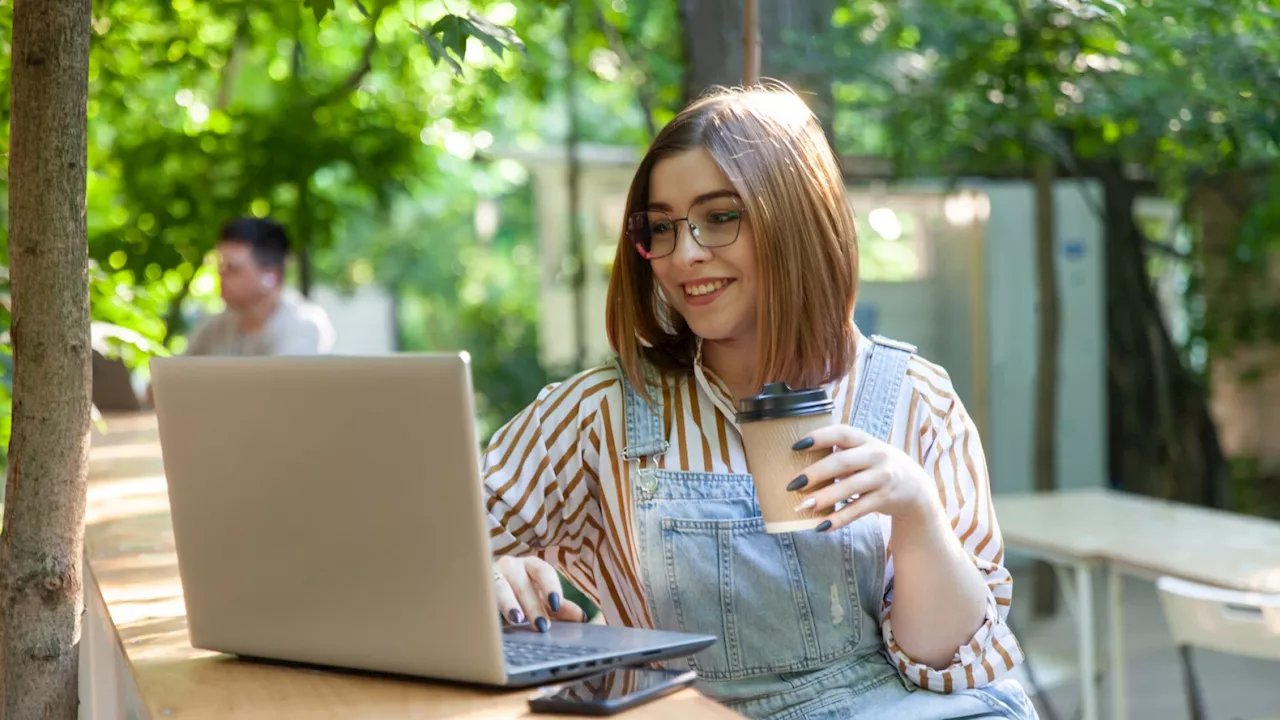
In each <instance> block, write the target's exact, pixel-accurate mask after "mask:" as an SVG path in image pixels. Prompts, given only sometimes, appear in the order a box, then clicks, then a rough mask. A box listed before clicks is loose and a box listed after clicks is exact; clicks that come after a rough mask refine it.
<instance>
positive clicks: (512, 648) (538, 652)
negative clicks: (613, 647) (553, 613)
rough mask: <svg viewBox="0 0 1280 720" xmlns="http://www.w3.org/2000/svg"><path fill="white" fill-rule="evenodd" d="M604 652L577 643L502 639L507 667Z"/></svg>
mask: <svg viewBox="0 0 1280 720" xmlns="http://www.w3.org/2000/svg"><path fill="white" fill-rule="evenodd" d="M602 652H604V651H603V650H600V649H598V648H591V647H582V646H579V645H574V646H569V645H555V644H553V643H542V642H540V643H526V642H520V641H519V640H512V639H510V638H503V640H502V655H503V657H505V658H506V661H507V665H508V666H509V667H523V666H526V665H541V664H542V663H556V662H567V661H570V660H575V659H577V658H582V657H587V656H588V655H599V654H600V653H602Z"/></svg>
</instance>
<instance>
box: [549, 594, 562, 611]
mask: <svg viewBox="0 0 1280 720" xmlns="http://www.w3.org/2000/svg"><path fill="white" fill-rule="evenodd" d="M547 604H548V605H550V606H551V612H560V593H551V595H549V596H548V597H547Z"/></svg>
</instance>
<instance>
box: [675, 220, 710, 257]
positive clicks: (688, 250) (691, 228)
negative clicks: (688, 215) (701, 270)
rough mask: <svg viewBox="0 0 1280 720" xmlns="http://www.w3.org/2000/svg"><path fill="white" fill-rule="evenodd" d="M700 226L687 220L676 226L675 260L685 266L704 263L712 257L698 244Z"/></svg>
mask: <svg viewBox="0 0 1280 720" xmlns="http://www.w3.org/2000/svg"><path fill="white" fill-rule="evenodd" d="M697 238H698V226H697V225H694V224H693V223H691V222H689V221H688V220H685V221H684V222H682V223H677V225H676V250H675V256H676V257H675V259H676V260H678V261H679V262H681V263H683V264H685V265H693V264H694V263H698V262H703V261H705V260H706V259H707V258H709V257H710V256H711V251H710V250H707V249H706V248H704V247H702V245H700V244H699V243H698V240H697Z"/></svg>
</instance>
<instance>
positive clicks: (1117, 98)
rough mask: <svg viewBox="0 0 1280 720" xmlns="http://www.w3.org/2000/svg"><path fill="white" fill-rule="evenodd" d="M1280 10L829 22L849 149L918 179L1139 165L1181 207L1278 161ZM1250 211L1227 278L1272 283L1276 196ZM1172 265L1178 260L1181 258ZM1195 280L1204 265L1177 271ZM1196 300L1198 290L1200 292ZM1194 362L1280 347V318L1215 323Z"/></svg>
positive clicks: (973, 10) (1167, 8)
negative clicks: (1234, 350)
mask: <svg viewBox="0 0 1280 720" xmlns="http://www.w3.org/2000/svg"><path fill="white" fill-rule="evenodd" d="M1278 23H1280V13H1277V11H1276V10H1275V9H1274V8H1272V7H1270V6H1269V5H1267V4H1265V3H1264V4H1259V3H1253V2H1246V1H1245V0H1221V1H1220V0H1185V1H1184V2H1179V3H1172V4H1171V3H1156V2H1153V1H1152V0H1144V1H1143V2H1138V3H1121V2H1117V1H1116V0H1096V1H1094V2H1085V1H1083V0H1052V1H1043V0H1015V1H1013V2H1010V1H1009V0H947V1H942V2H929V3H905V2H904V3H892V4H888V3H885V4H882V3H865V4H864V3H858V4H853V5H848V6H844V7H841V8H840V9H838V10H837V11H836V12H835V14H834V16H833V20H832V35H831V36H830V38H829V41H830V43H831V47H832V53H831V56H832V60H831V65H830V67H829V69H830V71H831V74H832V77H835V78H839V80H837V81H836V82H835V83H834V94H835V97H836V99H837V102H838V113H837V119H836V128H835V131H836V133H835V134H836V140H837V144H838V145H839V146H840V148H841V150H842V151H843V152H848V153H854V154H857V153H869V154H884V155H889V156H891V157H892V158H893V159H894V161H895V163H896V166H897V168H898V169H899V171H900V172H901V173H902V174H904V175H909V176H955V175H957V174H982V175H993V176H1010V175H1013V176H1022V177H1027V176H1029V175H1030V169H1029V166H1030V162H1029V157H1028V149H1031V150H1033V151H1037V152H1038V151H1047V152H1050V153H1052V154H1053V156H1054V157H1055V158H1056V159H1057V160H1058V161H1059V163H1060V164H1061V165H1062V166H1063V167H1064V168H1065V169H1066V172H1067V173H1069V174H1073V175H1083V176H1090V175H1092V174H1093V173H1094V172H1095V171H1096V169H1097V168H1099V167H1126V168H1138V169H1139V171H1138V172H1139V173H1141V175H1143V176H1145V177H1147V178H1150V179H1151V180H1152V181H1153V182H1154V183H1155V184H1156V185H1157V186H1158V189H1159V192H1160V193H1161V194H1162V195H1164V196H1165V197H1166V198H1169V199H1171V200H1173V201H1174V202H1177V203H1182V202H1185V201H1187V200H1188V198H1189V197H1190V193H1191V192H1192V191H1193V189H1194V188H1195V187H1196V186H1197V185H1198V184H1200V183H1203V182H1204V181H1205V180H1206V179H1208V178H1217V177H1223V176H1228V175H1230V174H1232V173H1236V172H1247V171H1248V170H1250V169H1256V168H1260V167H1268V166H1274V163H1275V162H1276V160H1277V157H1278V156H1280V107H1278V106H1277V105H1276V104H1275V103H1274V102H1269V101H1266V100H1264V99H1265V98H1275V97H1280V35H1278V34H1277V33H1276V29H1277V24H1278ZM1239 202H1240V204H1241V206H1242V207H1246V208H1247V210H1248V213H1247V219H1246V222H1245V223H1244V227H1243V231H1242V233H1241V235H1240V236H1239V238H1238V239H1237V243H1236V250H1237V252H1236V255H1237V257H1236V258H1234V259H1231V260H1230V261H1229V262H1230V264H1231V268H1232V269H1231V270H1230V272H1233V273H1240V274H1241V275H1240V276H1241V277H1243V276H1245V275H1248V276H1251V277H1254V278H1260V277H1261V273H1263V272H1265V267H1266V261H1265V258H1266V256H1267V253H1266V251H1264V250H1263V248H1274V247H1276V244H1277V241H1280V232H1277V230H1276V228H1277V227H1280V225H1277V224H1276V222H1275V220H1276V218H1277V217H1278V216H1277V213H1278V212H1280V196H1278V195H1276V194H1275V193H1267V192H1259V193H1256V196H1255V197H1242V198H1239ZM1170 257H1171V256H1170ZM1181 272H1182V273H1183V274H1184V275H1188V276H1192V279H1191V282H1192V283H1193V284H1192V290H1193V291H1194V290H1195V289H1196V287H1195V285H1194V282H1195V281H1194V275H1195V273H1196V272H1197V268H1196V267H1195V266H1191V265H1187V264H1185V263H1184V264H1183V267H1182V270H1181ZM1193 295H1194V292H1193ZM1191 310H1192V313H1191V316H1192V319H1193V322H1195V323H1196V326H1195V327H1193V334H1192V337H1191V338H1190V339H1189V343H1190V345H1189V350H1190V348H1191V347H1193V346H1196V345H1200V344H1204V343H1206V342H1207V343H1209V345H1210V346H1211V347H1212V349H1213V350H1214V351H1218V352H1228V351H1229V350H1230V348H1231V347H1232V345H1233V344H1234V343H1237V342H1245V341H1249V340H1250V339H1257V337H1258V336H1259V333H1263V334H1267V335H1269V336H1270V337H1271V338H1272V339H1273V340H1277V339H1280V320H1278V319H1277V318H1280V308H1278V307H1276V305H1275V301H1274V299H1273V298H1267V299H1266V302H1265V303H1257V302H1255V303H1254V304H1253V306H1251V308H1250V313H1249V315H1248V317H1243V318H1242V317H1240V316H1238V315H1236V314H1235V313H1230V314H1228V316H1226V317H1222V318H1212V317H1208V318H1206V317H1205V316H1204V314H1203V313H1199V312H1196V311H1195V308H1194V307H1193V308H1191Z"/></svg>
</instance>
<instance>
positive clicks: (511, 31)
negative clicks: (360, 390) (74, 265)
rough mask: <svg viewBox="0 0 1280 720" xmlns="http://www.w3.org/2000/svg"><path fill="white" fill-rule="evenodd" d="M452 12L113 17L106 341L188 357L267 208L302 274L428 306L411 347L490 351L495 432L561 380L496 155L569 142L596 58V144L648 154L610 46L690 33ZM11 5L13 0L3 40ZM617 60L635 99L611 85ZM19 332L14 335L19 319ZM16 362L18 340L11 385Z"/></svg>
mask: <svg viewBox="0 0 1280 720" xmlns="http://www.w3.org/2000/svg"><path fill="white" fill-rule="evenodd" d="M649 4H652V5H653V6H654V8H659V9H656V10H652V11H651V10H649V9H646V8H645V7H644V6H647V5H649ZM456 5H458V6H459V13H458V14H454V13H452V12H450V10H449V8H448V7H446V6H445V5H443V4H441V3H430V4H427V5H425V6H418V5H404V4H390V3H387V2H379V1H373V0H371V1H369V2H360V1H359V0H354V1H353V2H351V3H346V2H336V3H335V2H332V1H330V0H303V1H302V2H295V3H278V2H270V1H269V0H246V1H245V2H240V3H199V2H195V0H174V1H173V2H158V1H157V0H105V1H104V2H99V3H96V4H95V6H94V17H93V33H94V38H93V40H94V42H93V45H92V50H91V57H90V70H89V74H90V102H89V105H88V108H87V110H88V117H89V132H90V141H89V176H88V191H89V192H88V207H87V216H88V232H89V238H88V241H89V254H90V258H91V263H92V270H91V277H90V283H91V288H90V293H91V301H92V320H93V323H94V324H93V330H94V338H95V347H97V348H98V349H99V350H101V351H102V352H104V353H106V354H108V355H111V356H118V357H120V358H122V359H123V360H124V361H125V363H126V364H127V365H129V366H130V367H134V368H137V369H139V370H141V371H143V372H145V367H146V362H147V360H148V358H149V357H150V356H152V355H155V354H163V353H165V352H168V351H171V350H174V351H176V350H180V349H181V348H182V347H183V346H184V344H185V342H184V338H183V333H184V331H185V329H186V322H187V320H188V318H190V317H191V314H192V312H191V311H192V310H193V307H200V308H203V309H206V310H208V309H216V308H217V307H218V305H219V302H218V300H217V283H216V275H215V274H214V273H213V272H212V268H211V267H210V265H209V264H208V262H207V259H208V254H209V251H210V250H211V249H212V247H213V243H214V238H215V236H216V231H217V228H218V226H219V225H220V224H221V223H222V222H223V221H224V220H226V219H227V218H229V217H232V216H235V215H241V214H252V215H259V216H262V215H271V216H273V217H275V218H276V219H279V220H281V221H283V222H284V223H285V224H286V226H287V227H288V228H289V229H290V232H291V235H292V236H293V238H294V240H295V246H296V247H298V248H299V249H300V251H301V254H302V256H304V257H305V270H306V272H300V273H299V277H300V278H301V277H303V276H305V277H307V278H308V279H309V280H310V281H311V282H324V283H329V284H336V285H338V286H341V287H348V288H350V287H354V286H356V285H359V284H361V283H366V282H377V283H381V284H383V285H386V286H388V287H390V288H392V289H393V290H394V291H395V292H396V293H397V295H399V296H400V297H401V298H402V299H403V302H402V306H403V307H405V308H412V307H415V306H421V307H423V308H426V310H425V311H424V312H425V315H424V317H426V318H427V320H428V321H429V322H428V325H427V327H425V328H421V329H420V328H417V327H411V325H413V323H412V322H411V318H409V317H408V312H407V311H406V312H405V313H402V316H403V317H402V327H403V329H404V333H403V334H404V335H405V337H406V339H407V340H409V342H407V343H406V348H407V349H438V348H466V349H469V350H471V351H472V354H473V357H474V358H475V361H476V366H475V369H476V371H475V376H476V383H477V387H478V390H479V394H480V403H481V414H482V422H483V424H484V425H485V426H486V427H489V428H490V429H491V428H492V427H495V426H496V425H497V424H498V423H500V422H501V421H502V420H505V419H506V417H507V416H509V415H510V414H513V413H514V412H515V411H516V410H518V409H519V407H520V406H522V405H523V404H524V403H527V402H528V401H529V400H530V399H531V398H532V397H533V394H534V393H535V392H536V391H537V389H538V388H539V387H541V385H542V384H543V383H545V382H546V379H547V378H546V375H545V372H544V371H543V369H542V368H541V367H540V366H539V364H538V362H537V353H536V350H537V314H536V312H537V310H536V308H537V302H536V300H537V275H536V274H533V273H529V272H527V268H528V267H529V266H530V265H531V264H533V257H534V256H535V253H536V241H535V238H534V218H533V217H532V213H533V208H532V204H531V203H532V201H531V195H530V193H531V188H529V187H527V178H525V177H524V176H523V174H522V173H521V172H519V169H518V168H516V167H513V166H512V165H511V164H510V163H489V162H487V161H485V160H484V156H485V154H486V152H487V151H488V149H489V148H490V147H494V146H497V147H502V146H516V145H526V146H527V145H529V144H536V143H539V142H557V141H558V137H559V136H560V135H559V134H558V129H557V128H558V127H559V126H558V125H557V123H559V122H561V121H560V116H561V115H562V110H563V108H562V107H561V106H559V105H558V104H557V103H558V100H559V98H560V97H561V96H560V92H561V91H560V88H561V85H562V82H563V78H564V71H565V58H567V57H569V56H570V55H571V56H572V57H573V58H574V59H575V60H579V59H580V60H581V64H582V65H583V66H587V65H588V62H587V61H588V60H589V59H591V58H595V60H596V66H597V67H598V68H599V70H598V71H597V70H590V71H584V72H583V73H581V74H582V78H581V82H580V85H581V91H582V94H583V96H584V97H583V98H582V102H581V109H582V112H583V114H584V124H585V125H588V126H589V128H590V132H589V137H586V138H584V139H586V140H593V141H597V142H643V141H644V140H646V139H647V137H648V131H647V128H646V112H645V111H642V108H641V107H640V106H639V104H638V103H637V102H636V100H635V87H636V86H637V85H638V84H640V82H641V78H640V76H638V75H637V74H635V73H634V72H633V71H631V69H630V66H627V65H625V64H624V63H622V62H621V61H617V59H616V58H614V59H613V60H610V59H609V53H612V52H613V50H610V49H608V47H607V46H608V44H609V42H610V40H611V39H612V41H614V42H615V43H616V47H617V48H619V49H621V51H622V52H624V53H625V52H633V53H637V54H640V55H642V56H643V55H644V54H645V52H646V50H647V49H649V48H651V47H653V43H655V42H661V43H665V44H666V45H667V46H670V45H671V44H672V43H678V37H677V36H676V35H674V34H671V33H669V32H666V33H665V34H664V32H663V28H662V27H661V24H662V23H663V22H664V21H665V18H666V17H668V15H669V13H668V12H667V10H664V9H661V8H662V6H663V5H664V3H662V2H656V1H655V2H653V3H645V2H636V3H633V7H636V8H637V9H638V15H637V17H636V18H634V19H633V18H632V17H631V16H630V15H628V14H625V13H621V12H619V11H617V10H616V8H618V7H624V5H623V4H622V3H621V0H618V1H617V2H614V3H613V7H614V8H615V9H613V10H610V11H609V17H610V18H611V19H612V20H613V21H615V22H617V26H616V27H606V26H605V25H603V24H599V23H595V22H593V21H592V20H591V17H594V16H591V17H588V8H590V7H591V6H589V5H586V4H579V7H580V8H581V10H580V11H581V12H582V13H583V18H586V19H585V21H584V22H580V23H579V26H580V27H585V28H587V30H584V31H583V32H582V33H580V34H579V35H578V36H577V37H576V38H575V40H574V43H575V44H574V46H573V47H572V48H567V47H566V45H565V37H564V33H563V28H564V18H565V11H564V10H563V8H562V7H561V4H560V3H558V2H554V1H553V0H542V1H539V2H528V3H520V4H519V7H517V6H516V5H515V4H512V3H506V2H493V1H479V2H471V3H462V2H459V3H456ZM11 13H12V8H11V5H7V6H0V27H2V28H3V29H4V32H3V37H4V38H7V37H8V34H9V33H8V26H9V22H10V19H11ZM664 13H666V14H664ZM601 18H603V15H601ZM601 22H603V20H601ZM606 31H607V32H608V34H609V37H608V38H606V37H605V33H606ZM522 38H529V39H531V40H532V41H533V46H532V48H528V47H526V46H525V42H524V40H523V39H522ZM7 51H8V46H7V44H6V45H4V46H3V47H2V48H0V52H5V53H7ZM646 62H651V64H652V65H653V66H655V67H658V68H660V70H659V72H660V74H661V75H662V78H663V80H662V82H661V83H659V82H655V81H652V79H650V84H652V85H653V86H654V87H665V88H667V89H664V90H662V91H661V93H659V95H660V96H661V97H662V98H666V100H663V101H661V102H657V103H655V104H654V105H653V106H652V107H651V111H652V112H651V116H650V119H652V117H653V116H657V117H660V116H661V115H662V114H663V113H669V112H670V111H671V110H670V105H671V103H670V102H669V98H670V97H673V96H672V95H671V93H670V92H669V88H670V87H671V86H673V85H675V84H676V83H677V82H678V77H679V76H678V72H679V67H678V64H677V63H675V62H673V61H667V60H664V59H657V58H655V59H652V60H651V61H649V60H646ZM8 67H9V65H8V63H5V64H4V66H3V69H0V112H3V113H7V108H8V102H7V94H8V87H9V84H8V77H7V72H8ZM611 69H612V70H617V71H618V72H619V73H621V75H622V77H624V78H625V79H626V80H627V81H628V82H629V83H631V85H630V86H624V87H617V86H615V83H613V80H615V79H617V78H616V77H615V76H614V75H613V74H611ZM7 129H8V124H7V122H5V123H3V128H2V129H0V151H3V150H5V149H7V137H8V136H7ZM479 199H486V200H490V199H491V200H493V201H496V202H500V203H502V204H503V208H504V210H503V213H504V221H503V223H502V226H501V228H500V230H499V233H498V235H497V236H495V237H494V238H493V239H492V241H491V242H489V243H488V244H487V245H485V244H482V243H480V242H478V239H477V238H476V236H475V232H474V229H473V215H472V208H473V207H474V205H475V203H476V202H477V201H478V200H479ZM406 208H408V209H409V213H408V216H407V217H410V218H412V224H410V225H404V224H403V222H401V221H403V219H404V217H405V209H406ZM508 208H510V209H508ZM397 218H399V219H400V220H399V221H398V220H397ZM397 222H400V223H401V224H399V225H398V224H397ZM423 228H430V232H423V230H422V229H423ZM4 239H5V236H4V234H3V232H0V243H3V241H4ZM445 239H447V242H446V241H445ZM302 269H303V268H301V267H300V268H299V270H302ZM0 321H2V324H3V328H0V330H3V329H4V328H7V323H8V316H7V311H3V312H0ZM419 330H422V331H421V332H419ZM10 357H11V355H10V348H9V347H8V345H7V344H0V373H2V374H3V378H4V381H5V382H6V383H8V382H9V381H10V380H11V372H10V371H9V370H10V363H9V362H8V360H7V359H8V358H10ZM7 388H8V386H7V385H5V386H3V387H0V406H3V407H4V408H6V412H5V413H4V414H0V441H3V440H5V439H7V433H5V432H4V430H5V427H6V426H7V425H6V424H7V422H8V420H7V408H8V389H7Z"/></svg>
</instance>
